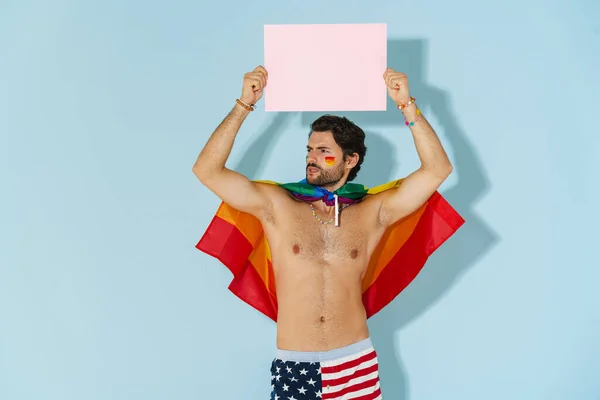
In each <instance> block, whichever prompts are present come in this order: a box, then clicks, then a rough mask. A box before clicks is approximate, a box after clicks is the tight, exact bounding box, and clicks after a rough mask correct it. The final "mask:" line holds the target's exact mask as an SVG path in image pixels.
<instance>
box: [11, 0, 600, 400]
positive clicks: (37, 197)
mask: <svg viewBox="0 0 600 400" xmlns="http://www.w3.org/2000/svg"><path fill="white" fill-rule="evenodd" d="M366 4H367V3H366V2H364V1H361V2H353V3H351V2H348V1H341V0H335V1H314V0H311V1H304V2H284V1H278V2H275V1H271V2H252V1H241V0H236V1H226V2H225V1H224V2H217V1H212V2H210V3H208V2H193V1H175V2H167V1H163V2H159V1H116V0H108V1H106V0H105V1H95V2H91V1H75V0H71V1H68V0H58V1H52V2H51V1H26V0H19V1H16V0H14V1H4V2H1V3H0V133H1V142H0V177H1V193H2V196H1V198H0V203H1V208H0V210H1V222H0V227H1V228H0V229H1V231H0V232H1V241H0V249H1V250H0V399H2V400H30V399H36V400H37V399H40V400H42V399H43V400H51V399H56V400H96V399H98V400H100V399H101V400H107V399H111V400H117V399H119V400H120V399H123V400H135V399H140V400H141V399H144V400H151V399H178V400H184V399H217V398H218V399H232V400H233V399H257V400H258V399H266V398H268V393H269V388H270V374H269V370H268V369H269V363H270V361H271V358H272V356H273V351H274V346H275V325H274V324H273V323H272V322H271V321H270V320H267V319H266V318H265V317H263V316H262V315H260V314H259V313H257V312H256V311H254V310H253V309H251V308H250V307H248V306H247V305H245V304H244V303H242V302H241V301H239V300H238V299H237V298H236V297H235V296H233V295H232V294H230V293H229V292H228V291H227V285H228V284H229V281H230V279H231V275H230V274H229V272H228V271H227V270H226V269H225V268H224V267H223V266H222V265H221V264H219V263H218V262H217V261H215V260H214V259H211V258H209V257H208V256H206V255H204V254H203V253H200V252H199V251H197V250H196V249H195V248H194V245H195V244H196V241H197V240H198V239H199V238H200V236H201V234H202V233H203V231H204V229H205V228H206V226H207V224H208V223H209V221H210V219H211V218H212V216H213V213H214V212H215V210H216V207H217V206H218V204H219V200H218V199H217V198H216V197H215V196H214V195H212V194H211V193H210V192H209V191H208V190H207V189H205V188H204V187H202V186H201V184H200V183H199V182H198V181H197V180H196V178H195V177H194V176H193V174H192V171H191V167H192V164H193V162H194V161H195V159H196V156H197V155H198V152H199V151H200V150H201V148H202V146H203V145H204V143H205V142H206V140H207V138H208V136H209V135H210V134H211V133H212V131H213V129H214V128H215V127H216V126H217V125H218V124H219V123H220V121H221V120H222V118H223V117H224V116H225V115H226V113H227V112H228V111H229V110H230V109H231V107H232V106H233V104H234V100H235V98H236V97H237V96H239V93H240V89H241V82H242V76H243V74H244V73H245V72H247V71H249V70H251V69H253V68H254V67H255V66H256V65H258V64H261V63H262V61H263V59H262V57H263V48H262V40H263V35H262V34H263V25H264V24H272V23H339V22H344V23H345V22H385V23H387V24H388V33H389V51H390V53H389V60H390V67H393V68H395V69H399V70H403V71H405V72H407V73H408V75H409V79H410V82H411V87H412V89H413V90H412V94H413V95H414V96H415V97H417V99H418V100H419V103H420V106H421V108H422V109H423V112H424V114H425V115H426V116H427V117H428V118H429V120H430V122H431V123H432V125H433V126H434V128H435V129H436V130H437V132H438V134H439V135H440V137H441V139H442V141H443V144H444V145H445V146H446V148H447V150H448V153H449V155H450V157H451V159H452V161H453V163H454V166H455V172H454V173H453V175H452V176H451V178H450V179H449V180H448V181H447V182H446V183H445V184H444V186H443V187H442V193H443V194H444V196H446V197H447V198H448V200H449V201H451V203H452V204H453V205H454V206H455V207H456V208H457V209H458V210H459V211H460V212H461V213H462V215H463V216H464V217H465V219H466V221H467V222H466V225H465V226H464V227H463V228H462V229H461V230H460V232H459V233H458V234H456V236H454V237H453V238H452V239H451V240H450V241H449V242H447V243H446V245H445V246H444V247H443V248H442V249H441V250H440V251H439V252H438V253H436V254H435V256H434V257H432V259H431V260H430V262H429V263H428V265H427V267H426V268H425V270H424V271H423V273H422V274H421V275H420V276H419V277H418V278H417V279H416V280H415V281H414V282H413V284H412V285H411V286H410V287H409V288H408V289H407V290H406V291H405V292H404V293H403V294H401V295H400V296H399V297H398V298H397V299H396V300H395V301H394V302H393V303H392V304H391V305H390V306H389V307H388V308H387V309H385V310H384V311H383V312H381V313H380V314H378V315H377V316H375V317H373V318H372V319H371V320H370V326H371V330H372V334H373V340H374V342H375V344H376V346H377V348H378V351H379V356H380V362H381V376H382V385H383V393H384V396H385V397H384V398H385V399H401V400H433V399H444V400H454V399H456V400H480V399H486V400H496V399H498V400H505V399H514V400H538V399H539V400H597V399H598V398H599V397H598V396H600V378H599V376H600V375H599V373H600V372H599V371H600V361H599V360H600V294H598V291H597V289H596V288H597V286H598V282H599V281H600V272H599V271H600V268H599V267H600V263H599V262H598V255H597V252H596V251H595V250H596V249H597V244H596V241H595V240H594V239H597V238H599V237H600V234H599V233H598V226H599V220H598V207H597V205H596V204H597V200H596V198H595V195H597V194H598V189H597V180H598V172H599V168H598V157H597V152H598V150H597V149H598V144H599V140H598V135H599V134H600V130H599V128H598V126H599V125H598V122H599V121H598V118H599V117H600V114H599V113H598V106H600V102H599V100H598V92H599V91H600V79H599V78H598V74H599V72H600V22H599V21H600V3H598V2H597V1H595V0H587V1H585V0H576V1H572V2H569V3H568V4H567V3H565V2H562V1H556V0H552V1H542V0H537V1H528V2H525V3H518V2H517V1H516V0H509V1H504V2H493V3H490V2H483V1H466V0H456V1H452V2H442V1H427V0H424V1H415V2H408V1H397V0H395V1H391V0H389V1H377V2H373V3H372V5H370V6H367V5H366ZM316 62H318V60H316ZM315 116H316V115H313V114H308V115H301V114H270V113H265V112H264V108H263V104H262V103H261V105H260V106H259V107H258V110H257V111H256V112H254V113H253V114H251V115H250V117H249V118H248V120H247V122H246V123H245V125H244V126H243V128H242V130H241V132H240V134H239V137H238V139H237V141H236V144H235V148H234V151H233V153H232V155H231V159H230V163H229V164H228V165H229V166H231V167H233V168H236V169H238V170H239V171H241V172H243V173H245V174H247V175H248V176H249V177H251V178H255V179H274V180H281V181H287V180H296V179H299V178H301V177H302V174H303V163H304V146H305V143H306V134H307V132H308V123H309V122H310V121H311V120H312V119H313V118H314V117H315ZM350 116H351V117H352V118H353V119H354V120H355V121H356V122H357V123H359V124H360V125H361V126H362V127H363V128H364V129H365V130H366V131H367V132H368V139H367V141H368V142H367V144H368V145H369V154H368V156H367V158H366V166H365V168H364V172H361V174H360V175H359V179H358V180H359V181H361V182H364V183H366V184H369V185H372V184H376V183H382V182H384V181H387V180H390V179H394V178H397V177H401V176H405V175H406V174H408V173H410V172H411V171H412V170H413V169H414V168H416V166H417V162H418V158H417V155H416V152H415V149H414V145H413V143H412V139H411V137H410V134H409V132H408V130H407V129H405V128H404V127H403V125H402V120H401V119H400V116H399V114H398V112H397V111H396V112H394V111H393V110H390V111H389V112H387V113H377V114H372V115H370V114H364V115H363V114H361V113H358V114H356V113H354V114H350Z"/></svg>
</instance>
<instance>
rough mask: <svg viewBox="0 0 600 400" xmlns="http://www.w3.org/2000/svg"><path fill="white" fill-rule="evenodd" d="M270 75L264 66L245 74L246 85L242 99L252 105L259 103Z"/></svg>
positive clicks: (243, 88)
mask: <svg viewBox="0 0 600 400" xmlns="http://www.w3.org/2000/svg"><path fill="white" fill-rule="evenodd" d="M268 77H269V74H268V73H267V70H266V69H265V68H264V67H262V66H258V67H256V68H255V69H254V71H252V72H248V73H247V74H246V75H244V85H243V87H242V96H241V97H240V100H242V101H243V102H244V103H246V104H250V105H254V104H256V103H258V101H259V100H260V99H261V97H262V95H263V89H264V88H265V86H267V79H268Z"/></svg>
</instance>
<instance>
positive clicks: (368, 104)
mask: <svg viewBox="0 0 600 400" xmlns="http://www.w3.org/2000/svg"><path fill="white" fill-rule="evenodd" d="M264 35H265V37H264V46H265V48H264V57H265V60H264V66H265V68H266V69H267V71H268V73H269V80H268V84H267V87H266V89H265V92H264V101H265V110H266V111H385V110H386V105H387V97H386V96H387V89H386V86H385V82H384V80H383V74H384V72H385V69H386V68H387V65H386V64H387V25H386V24H307V25H265V27H264Z"/></svg>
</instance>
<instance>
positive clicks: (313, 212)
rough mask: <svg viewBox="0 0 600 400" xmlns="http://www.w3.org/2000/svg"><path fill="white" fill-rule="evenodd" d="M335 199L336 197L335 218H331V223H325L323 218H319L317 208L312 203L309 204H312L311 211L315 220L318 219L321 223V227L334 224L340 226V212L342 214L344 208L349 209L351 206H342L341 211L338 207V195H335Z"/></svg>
mask: <svg viewBox="0 0 600 400" xmlns="http://www.w3.org/2000/svg"><path fill="white" fill-rule="evenodd" d="M334 197H335V216H334V217H333V218H331V219H330V220H329V221H323V220H322V219H321V217H319V216H318V215H317V212H316V211H315V207H314V206H313V204H312V203H309V204H310V209H311V210H312V215H313V216H314V217H315V219H316V220H317V221H319V223H320V224H321V225H329V224H332V223H334V222H335V226H340V222H339V215H340V212H341V211H342V210H343V209H344V208H346V207H348V206H349V205H350V204H342V208H341V209H339V207H338V199H337V195H334Z"/></svg>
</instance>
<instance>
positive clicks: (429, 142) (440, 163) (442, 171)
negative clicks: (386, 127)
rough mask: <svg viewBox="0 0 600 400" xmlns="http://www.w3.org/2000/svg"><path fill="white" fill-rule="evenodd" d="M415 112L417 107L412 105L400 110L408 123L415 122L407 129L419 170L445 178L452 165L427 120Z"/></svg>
mask: <svg viewBox="0 0 600 400" xmlns="http://www.w3.org/2000/svg"><path fill="white" fill-rule="evenodd" d="M417 110H418V108H417V106H416V105H415V104H414V103H413V104H411V105H409V106H407V107H406V108H405V109H404V110H402V113H403V114H404V117H405V119H406V121H408V122H409V123H410V122H413V121H415V120H416V122H415V123H414V125H412V126H409V127H410V130H411V133H412V135H413V138H414V141H415V146H416V148H417V153H418V155H419V159H420V160H421V165H422V167H421V168H422V169H425V170H428V171H431V172H433V173H434V174H435V175H439V176H440V177H446V176H447V175H449V174H450V172H451V171H452V164H451V163H450V160H449V159H448V155H447V154H446V152H445V151H444V148H443V147H442V144H441V142H440V140H439V138H438V136H437V135H436V133H435V131H434V130H433V128H432V127H431V125H429V122H427V119H425V117H424V116H423V115H422V114H420V115H419V114H418V113H417Z"/></svg>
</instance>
